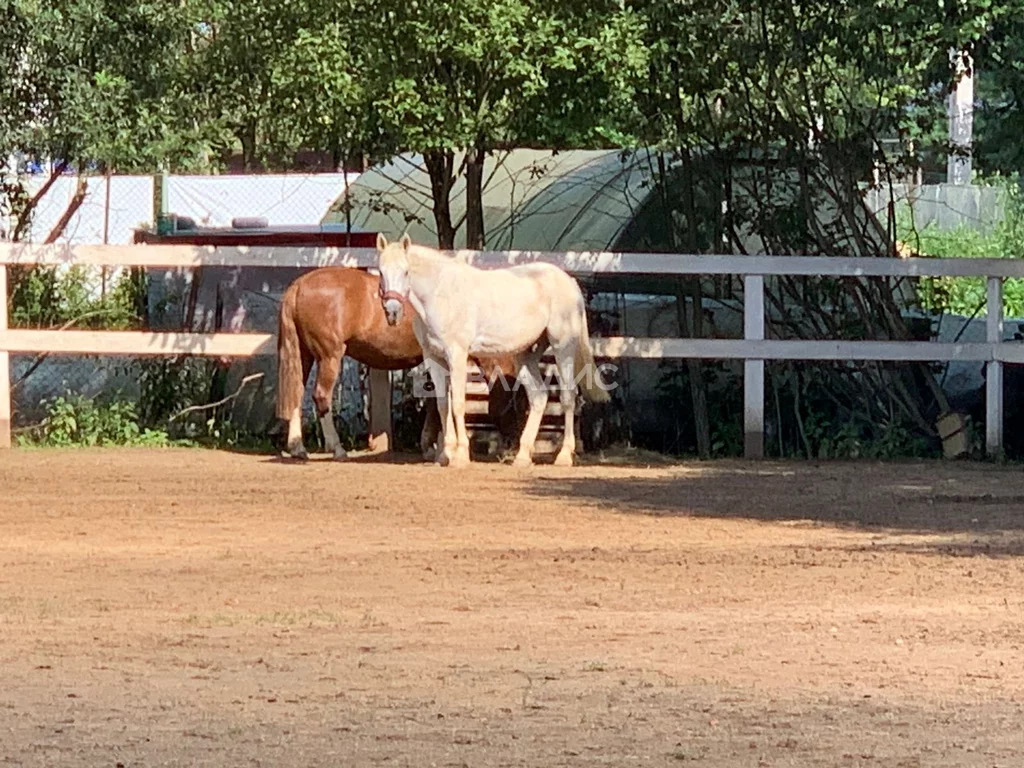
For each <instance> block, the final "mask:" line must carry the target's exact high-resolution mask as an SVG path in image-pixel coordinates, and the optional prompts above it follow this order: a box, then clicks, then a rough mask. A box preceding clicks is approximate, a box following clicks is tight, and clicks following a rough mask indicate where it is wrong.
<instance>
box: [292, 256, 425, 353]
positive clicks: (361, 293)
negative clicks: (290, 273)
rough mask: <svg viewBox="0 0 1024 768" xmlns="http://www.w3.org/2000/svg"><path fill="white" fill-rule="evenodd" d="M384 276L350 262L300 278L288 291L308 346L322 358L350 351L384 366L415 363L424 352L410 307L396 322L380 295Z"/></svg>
mask: <svg viewBox="0 0 1024 768" xmlns="http://www.w3.org/2000/svg"><path fill="white" fill-rule="evenodd" d="M379 286H380V278H379V277H378V276H376V275H371V274H369V273H368V272H364V271H362V270H359V269H353V268H351V267H321V268H320V269H315V270H313V271H311V272H307V273H306V274H304V275H302V276H301V277H299V278H298V279H296V280H295V281H294V282H293V283H292V284H291V285H290V286H289V288H288V290H287V291H286V292H285V296H284V298H283V302H290V303H291V305H292V306H291V309H292V313H293V317H294V319H295V325H296V329H297V331H298V334H299V338H300V340H301V342H302V343H303V345H304V346H305V347H306V348H307V349H308V350H309V351H310V353H311V354H312V355H313V356H314V357H315V358H316V359H317V360H320V359H328V358H338V357H340V356H341V355H342V354H347V355H348V356H349V357H351V358H353V359H354V360H356V361H358V362H360V363H363V364H365V365H368V366H370V367H371V368H380V369H385V370H402V369H406V368H412V367H413V366H415V365H417V364H418V363H419V362H420V360H422V358H423V355H422V352H421V350H420V347H419V343H418V342H417V341H416V336H415V334H414V333H413V328H412V320H411V314H412V313H411V311H410V312H406V313H405V315H404V317H403V320H402V322H400V323H399V324H398V325H396V326H394V327H392V326H389V325H388V323H387V319H386V318H385V316H384V309H383V307H382V306H381V303H380V298H379V296H378V289H379Z"/></svg>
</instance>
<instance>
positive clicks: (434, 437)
mask: <svg viewBox="0 0 1024 768" xmlns="http://www.w3.org/2000/svg"><path fill="white" fill-rule="evenodd" d="M437 403H438V400H437V398H433V399H432V400H431V401H430V402H428V403H427V412H426V414H425V417H424V419H423V430H422V431H421V432H420V453H422V454H423V458H424V460H426V461H430V460H431V459H433V458H434V454H435V453H436V451H437V450H440V445H439V444H438V440H439V439H440V437H441V417H440V413H439V412H438V409H437Z"/></svg>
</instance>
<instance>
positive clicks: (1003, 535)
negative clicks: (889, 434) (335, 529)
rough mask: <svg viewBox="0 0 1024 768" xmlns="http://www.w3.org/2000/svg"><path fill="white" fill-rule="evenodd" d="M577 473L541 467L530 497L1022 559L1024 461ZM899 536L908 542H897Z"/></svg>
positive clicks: (715, 465) (720, 465)
mask: <svg viewBox="0 0 1024 768" xmlns="http://www.w3.org/2000/svg"><path fill="white" fill-rule="evenodd" d="M577 472H578V473H579V475H578V476H573V474H572V473H577ZM572 473H565V474H560V475H559V476H549V475H545V474H543V473H539V476H538V477H537V478H535V480H534V481H533V482H531V483H530V484H529V486H528V487H527V488H526V489H525V490H526V493H528V494H532V495H536V496H543V497H545V498H562V499H565V500H566V502H567V503H571V502H572V501H576V502H580V501H583V502H588V503H593V504H597V505H599V506H601V507H605V508H609V509H613V510H615V511H618V512H622V513H626V514H644V515H654V516H681V517H703V518H717V519H745V520H757V521H765V522H796V521H805V522H808V523H811V524H821V525H830V526H836V527H842V528H850V529H861V530H871V531H877V532H890V533H892V534H894V538H895V539H897V540H894V541H891V542H887V543H880V544H879V545H878V546H883V547H891V548H903V549H904V550H906V551H928V552H941V553H945V554H961V555H971V554H980V555H984V554H988V555H993V556H994V555H1017V556H1019V555H1024V471H1022V469H1021V468H1020V467H1019V466H1004V467H999V466H993V465H986V464H961V463H956V464H953V463H948V462H947V463H943V462H921V463H912V464H903V463H884V464H883V463H877V462H866V461H865V462H835V463H832V462H816V463H810V462H803V463H801V462H792V463H776V462H766V463H756V464H754V463H748V462H731V461H730V462H708V463H700V464H689V465H686V466H682V467H675V468H668V469H663V470H660V471H658V472H654V473H647V472H643V473H638V474H637V475H635V476H622V475H621V474H619V475H617V476H609V477H602V476H601V475H600V474H599V473H595V472H593V471H589V470H583V469H582V468H581V469H577V470H573V471H572ZM937 534H942V535H941V536H937V537H935V536H933V535H937ZM910 535H913V536H910ZM901 536H902V537H903V538H904V539H906V540H905V541H899V540H898V539H899V538H900V537H901ZM930 536H933V537H932V538H929V537H930ZM910 538H913V539H914V541H913V542H911V541H910V540H909V539H910ZM876 549H877V547H876Z"/></svg>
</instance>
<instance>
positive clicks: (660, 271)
mask: <svg viewBox="0 0 1024 768" xmlns="http://www.w3.org/2000/svg"><path fill="white" fill-rule="evenodd" d="M455 255H456V256H457V257H458V258H461V259H464V260H466V261H468V262H470V263H473V264H476V265H478V266H481V267H485V268H495V267H507V266H513V265H516V264H530V263H538V262H544V263H550V264H556V265H558V266H560V267H562V268H563V269H565V270H567V271H569V272H571V273H573V274H577V275H587V274H595V273H599V274H608V275H617V274H618V275H630V274H634V275H805V276H811V277H813V276H826V277H942V276H949V277H960V276H992V277H1015V278H1024V261H1022V260H1020V259H991V258H988V259H956V258H945V259H931V258H908V259H893V258H857V257H822V256H763V255H762V256H744V255H706V254H667V253H612V252H608V251H458V252H456V253H455ZM376 263H377V252H376V250H375V249H373V248H318V247H286V246H281V247H272V246H271V247H268V246H193V245H66V244H62V245H59V244H54V245H29V244H25V243H0V264H93V265H97V266H139V267H179V268H195V267H200V266H236V267H283V268H314V267H320V266H328V265H335V266H350V267H362V268H369V267H374V266H376Z"/></svg>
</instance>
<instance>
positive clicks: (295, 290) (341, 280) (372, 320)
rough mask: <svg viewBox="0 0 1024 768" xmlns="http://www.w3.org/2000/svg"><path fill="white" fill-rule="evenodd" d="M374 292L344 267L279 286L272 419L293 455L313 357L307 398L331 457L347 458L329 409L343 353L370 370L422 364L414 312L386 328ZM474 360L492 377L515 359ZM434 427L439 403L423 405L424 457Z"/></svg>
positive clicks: (373, 279)
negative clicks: (283, 427) (280, 423)
mask: <svg viewBox="0 0 1024 768" xmlns="http://www.w3.org/2000/svg"><path fill="white" fill-rule="evenodd" d="M379 291H380V278H379V277H378V276H377V275H371V274H370V273H368V272H364V271H362V270H359V269H354V268H350V267H321V268H320V269H315V270H313V271H311V272H307V273H306V274H304V275H301V276H299V277H298V278H297V279H296V280H295V281H294V282H293V283H292V284H291V285H289V286H288V288H287V289H286V290H285V292H284V296H283V297H282V299H281V308H280V311H279V314H278V335H277V361H278V362H277V365H278V382H277V417H278V418H279V419H282V420H284V421H287V422H288V442H287V451H288V453H289V454H290V455H291V456H293V457H295V458H299V459H305V458H307V457H308V453H307V451H306V448H305V446H304V445H303V444H302V397H303V394H304V393H305V389H306V381H307V380H308V379H309V374H310V371H311V369H312V367H313V363H314V362H315V363H316V368H317V375H316V387H315V389H314V390H313V402H314V404H315V406H316V412H317V416H318V417H319V418H320V425H321V427H322V428H323V433H324V442H325V444H326V445H325V448H326V450H327V451H328V452H329V453H333V454H334V457H335V458H336V459H343V458H345V455H346V454H345V449H344V448H343V447H342V445H341V440H340V438H339V437H338V432H337V430H336V429H335V427H334V417H333V414H332V412H331V404H332V401H333V396H334V386H335V384H336V382H337V380H338V374H339V373H340V371H341V363H342V358H343V357H344V356H345V355H346V354H347V355H348V356H349V357H351V358H352V359H353V360H356V361H357V362H360V363H363V364H364V365H368V366H369V367H371V368H378V369H382V370H389V371H398V370H407V369H409V368H415V367H416V366H417V365H419V364H420V363H421V362H422V360H423V352H422V350H421V349H420V345H419V343H418V342H417V341H416V334H415V333H414V332H413V326H412V317H413V313H412V312H408V313H406V318H405V319H404V320H403V321H402V322H401V323H398V324H397V325H395V326H391V325H388V322H387V319H386V317H385V314H384V310H383V308H382V306H381V301H380V294H379ZM475 361H476V362H477V364H478V365H479V366H480V368H481V370H482V371H483V373H484V375H485V376H486V377H487V379H488V381H490V380H492V376H494V375H495V374H500V375H505V376H508V377H509V378H514V377H515V375H516V358H515V357H514V356H510V355H507V356H503V357H496V358H490V359H481V358H475ZM496 389H497V390H500V389H501V388H500V387H497V388H496ZM492 407H493V398H492ZM439 429H440V419H439V418H438V412H437V407H436V406H431V407H428V408H427V413H426V421H425V423H424V425H423V431H422V433H421V435H420V449H421V451H422V452H423V454H424V455H425V456H426V455H428V454H429V451H430V448H431V447H432V446H433V445H434V442H435V440H436V438H437V434H438V431H439Z"/></svg>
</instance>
